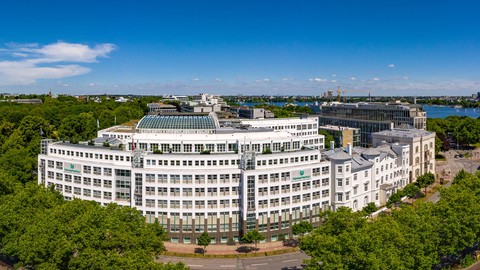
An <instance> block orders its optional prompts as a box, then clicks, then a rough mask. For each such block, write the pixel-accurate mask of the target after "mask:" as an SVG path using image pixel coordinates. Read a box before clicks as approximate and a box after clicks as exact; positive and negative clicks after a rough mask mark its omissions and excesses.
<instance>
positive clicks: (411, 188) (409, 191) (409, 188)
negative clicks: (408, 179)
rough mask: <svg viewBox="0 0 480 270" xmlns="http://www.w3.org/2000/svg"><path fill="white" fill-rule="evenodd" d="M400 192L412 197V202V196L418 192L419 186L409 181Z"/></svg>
mask: <svg viewBox="0 0 480 270" xmlns="http://www.w3.org/2000/svg"><path fill="white" fill-rule="evenodd" d="M402 192H403V194H405V196H407V197H408V198H410V199H412V202H413V197H415V196H416V195H417V194H418V192H420V188H419V187H418V186H417V185H415V183H410V184H408V185H406V186H405V187H404V188H403V190H402Z"/></svg>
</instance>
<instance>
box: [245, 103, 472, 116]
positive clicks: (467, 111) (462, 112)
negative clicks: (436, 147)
mask: <svg viewBox="0 0 480 270" xmlns="http://www.w3.org/2000/svg"><path fill="white" fill-rule="evenodd" d="M285 103H286V102H269V103H268V104H270V105H274V106H279V107H283V106H284V105H285ZM257 104H262V103H255V102H246V103H241V105H246V106H249V107H251V106H255V105H257ZM295 104H297V105H298V106H305V105H312V104H313V103H311V102H295ZM423 109H424V110H425V111H426V112H427V118H446V117H447V116H452V115H457V116H468V117H472V118H478V117H480V108H453V107H447V106H429V105H425V106H423Z"/></svg>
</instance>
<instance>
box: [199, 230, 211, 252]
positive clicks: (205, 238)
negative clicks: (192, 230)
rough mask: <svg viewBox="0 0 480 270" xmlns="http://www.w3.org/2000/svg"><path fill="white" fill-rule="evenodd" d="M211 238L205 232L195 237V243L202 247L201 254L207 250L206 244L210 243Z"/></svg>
mask: <svg viewBox="0 0 480 270" xmlns="http://www.w3.org/2000/svg"><path fill="white" fill-rule="evenodd" d="M211 241H212V238H211V237H210V236H209V235H208V233H207V232H203V233H202V234H201V235H200V237H198V239H197V244H198V245H199V246H202V247H203V255H205V252H206V251H207V246H208V245H210V242H211Z"/></svg>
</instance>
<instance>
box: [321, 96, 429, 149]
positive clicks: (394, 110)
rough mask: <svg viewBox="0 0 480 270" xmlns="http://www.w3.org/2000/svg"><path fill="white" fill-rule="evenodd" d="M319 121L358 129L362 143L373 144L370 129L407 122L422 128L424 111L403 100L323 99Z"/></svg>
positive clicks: (424, 124) (402, 125)
mask: <svg viewBox="0 0 480 270" xmlns="http://www.w3.org/2000/svg"><path fill="white" fill-rule="evenodd" d="M318 119H319V125H320V126H324V125H333V126H346V127H353V128H359V129H360V142H361V145H362V146H363V147H369V146H372V133H374V132H379V131H382V130H390V129H392V128H402V127H406V126H410V127H413V128H416V129H421V130H425V129H426V123H427V120H426V119H427V117H426V112H425V111H423V108H422V107H421V106H420V105H416V104H403V103H367V102H360V103H338V102H332V103H326V104H323V105H321V113H320V115H319V117H318Z"/></svg>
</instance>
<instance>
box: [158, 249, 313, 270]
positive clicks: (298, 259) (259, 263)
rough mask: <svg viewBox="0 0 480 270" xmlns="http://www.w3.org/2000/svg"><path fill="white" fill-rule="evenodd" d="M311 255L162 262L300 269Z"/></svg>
mask: <svg viewBox="0 0 480 270" xmlns="http://www.w3.org/2000/svg"><path fill="white" fill-rule="evenodd" d="M308 258H309V257H308V256H307V255H305V254H304V253H302V252H294V253H287V254H282V255H275V256H266V257H252V258H238V259H202V258H180V257H170V256H161V257H160V260H159V261H160V262H164V263H166V262H172V263H177V262H183V263H184V264H185V265H186V266H188V267H190V269H193V270H195V269H208V270H227V269H249V270H256V269H258V270H299V269H303V267H302V264H303V259H308Z"/></svg>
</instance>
